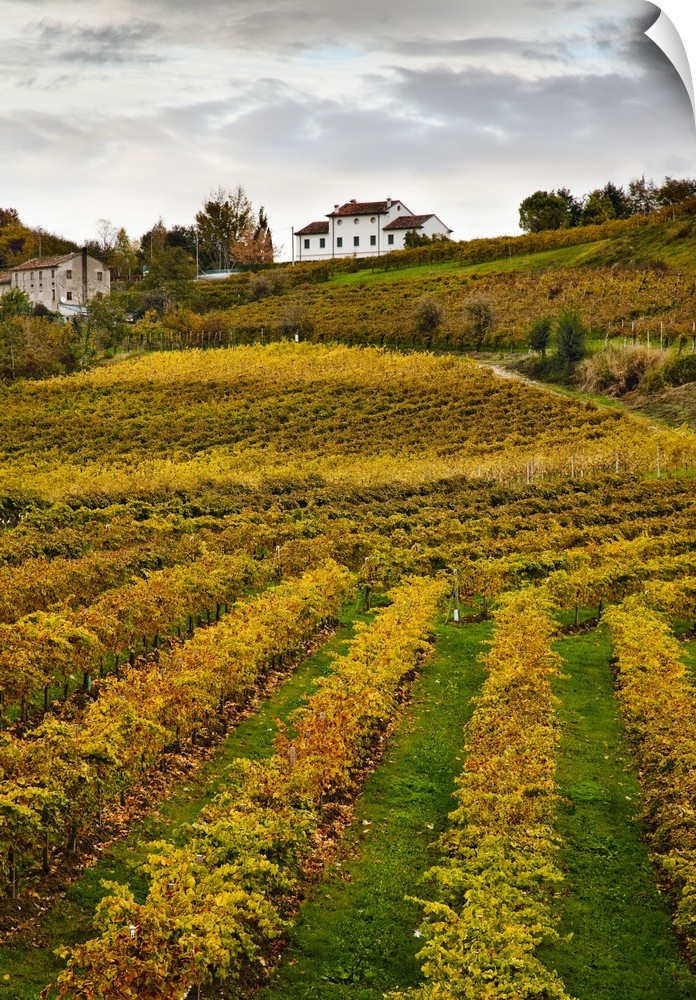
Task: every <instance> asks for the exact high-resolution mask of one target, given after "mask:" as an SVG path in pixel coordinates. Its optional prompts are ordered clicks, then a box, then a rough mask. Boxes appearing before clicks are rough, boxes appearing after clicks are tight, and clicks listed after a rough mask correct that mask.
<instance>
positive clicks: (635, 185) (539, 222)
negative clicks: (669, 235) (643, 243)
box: [520, 176, 696, 233]
mask: <svg viewBox="0 0 696 1000" xmlns="http://www.w3.org/2000/svg"><path fill="white" fill-rule="evenodd" d="M689 198H696V180H694V179H693V178H690V177H687V178H684V179H682V180H679V179H677V178H676V177H665V180H664V183H663V184H662V185H661V186H659V187H658V185H657V184H656V183H655V182H654V181H652V180H646V179H645V176H643V177H637V178H635V179H634V180H632V181H630V182H629V184H628V187H627V188H625V189H624V188H623V187H617V185H616V184H612V182H611V181H609V183H608V184H606V185H605V186H604V187H603V188H595V190H594V191H590V193H589V194H586V195H584V196H583V197H582V198H576V197H575V196H574V195H573V194H571V192H570V191H569V190H568V188H558V189H557V190H555V191H535V192H534V194H530V195H529V197H528V198H525V199H524V201H523V202H522V203H521V205H520V228H521V229H523V230H524V231H525V232H526V233H538V232H541V231H542V230H545V229H570V228H572V227H574V226H592V225H597V224H600V223H602V222H608V221H610V220H611V219H627V218H628V217H629V216H631V215H647V214H648V213H649V212H653V211H655V210H656V209H658V208H662V207H664V206H665V205H678V204H679V203H680V202H682V201H687V200H688V199H689Z"/></svg>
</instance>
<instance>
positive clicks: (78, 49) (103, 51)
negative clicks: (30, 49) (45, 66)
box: [36, 18, 162, 64]
mask: <svg viewBox="0 0 696 1000" xmlns="http://www.w3.org/2000/svg"><path fill="white" fill-rule="evenodd" d="M36 31H37V33H38V36H39V40H40V44H41V45H43V46H45V47H46V48H48V50H49V51H50V52H51V53H52V55H53V57H54V59H57V60H58V61H61V62H68V63H85V64H94V63H97V64H104V63H112V64H117V63H125V62H131V61H133V60H137V61H138V62H143V61H147V62H159V61H161V60H162V56H161V55H159V54H158V53H157V52H155V51H149V52H147V51H144V50H143V47H144V46H152V45H153V44H154V43H155V42H157V41H158V40H159V38H160V36H161V34H162V30H161V28H160V26H159V25H158V24H155V23H154V22H151V21H132V22H129V23H128V24H108V25H104V26H100V27H93V26H91V25H83V24H64V23H62V22H60V21H56V20H51V19H47V18H44V19H43V20H41V21H40V22H39V23H38V24H37V25H36Z"/></svg>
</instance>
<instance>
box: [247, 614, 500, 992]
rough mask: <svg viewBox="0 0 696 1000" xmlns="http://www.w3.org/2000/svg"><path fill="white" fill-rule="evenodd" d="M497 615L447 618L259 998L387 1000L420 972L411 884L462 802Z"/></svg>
mask: <svg viewBox="0 0 696 1000" xmlns="http://www.w3.org/2000/svg"><path fill="white" fill-rule="evenodd" d="M490 632H491V626H490V624H489V623H484V624H479V625H469V626H466V627H463V628H455V627H452V626H447V627H444V628H443V629H441V635H440V638H439V641H438V644H437V648H436V651H435V653H434V655H433V656H432V657H431V658H430V660H429V661H428V663H427V664H426V666H425V668H424V671H423V673H422V675H421V677H420V678H419V679H418V680H417V681H416V683H415V685H414V689H413V704H412V705H411V706H410V708H409V710H408V712H407V713H406V714H405V716H404V718H403V719H402V721H401V722H400V723H399V725H398V726H397V728H396V730H395V733H394V735H393V738H392V740H391V741H390V743H389V746H388V749H387V752H386V755H385V758H384V760H383V761H382V763H381V764H380V765H379V766H378V767H377V769H376V770H375V771H374V772H373V773H372V774H370V775H369V777H368V779H367V781H366V784H365V788H364V792H363V795H362V796H361V798H360V800H359V803H358V807H357V812H356V817H355V821H354V823H353V824H352V826H351V829H350V831H349V832H348V834H347V836H346V838H345V840H344V843H343V844H342V847H341V850H340V853H339V855H338V857H337V859H336V860H335V862H334V863H332V864H331V865H329V866H328V868H327V871H326V873H325V876H324V878H323V879H322V881H321V882H320V883H319V884H318V885H317V886H316V887H315V889H314V891H313V892H312V895H311V897H310V899H309V900H308V901H307V902H306V903H305V905H304V906H303V907H302V909H301V910H300V913H299V914H298V917H297V920H296V923H295V926H294V928H293V929H292V931H291V934H290V942H289V947H288V949H287V951H286V953H285V957H284V959H283V961H282V963H281V965H280V967H279V969H278V970H277V971H276V973H275V974H274V977H273V981H272V984H271V985H269V986H267V987H265V988H264V989H262V990H261V991H260V993H259V994H258V995H257V1000H291V998H292V1000H344V998H348V997H350V998H351V1000H382V994H383V992H384V991H386V990H388V989H394V988H396V987H399V986H411V985H415V984H416V983H418V982H419V981H420V979H421V973H420V963H419V962H418V961H417V960H416V957H415V955H416V952H417V951H418V950H419V948H420V942H419V940H418V939H417V938H415V937H414V931H415V930H416V928H417V927H418V925H419V923H420V922H421V919H422V914H421V909H420V907H419V906H417V905H416V904H415V903H411V902H407V901H406V900H405V899H404V896H405V895H406V894H408V893H413V892H418V893H422V892H423V887H422V885H421V882H420V879H421V876H422V875H423V874H424V873H425V872H426V871H427V870H428V868H430V867H431V866H432V865H433V863H434V862H435V861H436V860H437V857H438V851H437V846H436V844H435V840H436V838H437V837H438V836H439V835H440V834H441V833H442V832H443V830H444V828H445V826H446V824H447V815H448V813H449V812H451V810H452V808H453V805H454V802H453V799H452V792H453V789H454V778H455V776H456V775H457V774H459V772H460V770H461V743H462V727H463V726H464V724H465V723H466V722H467V720H468V719H469V717H470V715H471V708H472V706H471V698H472V696H473V695H474V694H476V693H477V691H478V690H479V688H480V686H481V683H482V682H483V668H482V666H481V665H480V664H479V663H478V662H477V657H478V654H479V653H480V652H481V650H482V646H481V643H482V641H483V640H484V639H487V638H488V637H489V636H490Z"/></svg>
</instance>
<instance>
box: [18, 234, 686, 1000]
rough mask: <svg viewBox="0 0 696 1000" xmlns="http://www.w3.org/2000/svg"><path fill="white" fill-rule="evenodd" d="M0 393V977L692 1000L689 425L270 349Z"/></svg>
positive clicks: (271, 997) (434, 362)
mask: <svg viewBox="0 0 696 1000" xmlns="http://www.w3.org/2000/svg"><path fill="white" fill-rule="evenodd" d="M674 224H675V225H678V224H684V222H683V220H677V221H676V222H675V223H674ZM634 236H635V238H636V239H639V238H642V233H641V232H639V233H638V234H637V235H635V234H633V233H632V231H630V229H628V228H627V230H626V232H625V233H623V235H622V238H625V239H631V238H633V237H634ZM541 249H543V248H541ZM570 249H573V248H572V247H570ZM482 252H483V251H482ZM603 266H604V265H603ZM607 266H608V265H607ZM602 274H603V272H599V271H597V272H595V273H593V276H588V275H587V274H585V273H584V272H581V270H580V269H579V268H570V269H569V270H568V272H567V274H565V275H564V276H563V278H562V285H563V289H562V291H561V292H559V295H562V296H566V297H567V299H568V301H571V302H575V299H578V301H582V300H584V299H587V297H588V296H590V295H592V296H594V300H593V301H594V304H595V306H596V307H597V308H596V314H597V315H598V316H599V317H600V318H601V320H602V322H605V321H606V322H607V323H613V324H615V325H617V324H618V328H620V322H621V319H625V316H623V315H622V314H621V310H622V309H623V306H621V296H622V295H623V294H624V292H626V295H629V297H630V298H631V301H632V302H633V305H634V308H635V309H636V310H637V311H638V312H639V313H640V314H641V315H643V314H648V313H649V312H651V311H652V312H651V314H652V315H659V314H660V311H661V310H662V309H663V306H664V307H665V308H667V306H666V304H667V303H672V305H671V306H670V307H669V308H670V309H672V313H670V315H673V317H674V323H675V324H677V325H678V324H680V323H681V324H682V325H683V326H684V329H685V330H686V328H687V325H688V316H689V315H690V314H689V310H690V308H691V304H692V301H693V294H692V292H690V291H689V281H691V282H692V283H693V278H691V279H687V276H686V275H685V274H683V275H682V274H680V275H679V276H677V275H675V274H671V273H667V274H665V272H663V271H661V270H659V269H654V268H653V269H647V270H646V269H641V268H636V269H634V270H631V271H630V273H629V271H626V273H623V272H622V273H618V272H616V271H615V270H607V271H606V273H604V274H603V276H602ZM677 277H678V278H679V280H677ZM432 280H434V279H432ZM467 280H470V281H471V282H472V283H473V282H474V279H473V278H470V279H467ZM487 280H489V279H487V278H484V277H481V278H479V279H476V280H475V284H476V286H477V287H481V288H483V287H485V282H486V281H487ZM490 280H491V281H493V278H491V279H490ZM437 281H438V282H440V288H441V291H442V294H443V296H447V295H448V294H450V292H451V293H452V294H453V295H455V294H459V292H458V291H455V290H454V287H453V286H454V283H455V282H459V283H460V284H461V281H462V278H461V276H459V277H456V279H455V277H454V276H453V275H450V276H440V277H438V278H437ZM495 281H496V282H497V284H496V287H497V288H498V289H500V288H503V287H505V288H506V289H507V291H506V292H505V294H506V295H509V297H510V303H511V312H510V323H512V322H513V313H512V303H513V302H514V303H516V308H517V309H518V310H519V311H520V312H522V313H523V314H524V315H525V316H526V317H527V319H529V318H530V317H532V316H533V315H534V311H535V308H536V307H535V305H534V296H535V295H537V293H538V290H539V278H538V276H536V277H533V276H532V274H531V272H529V273H525V272H523V271H515V272H513V271H511V272H510V273H509V274H507V275H506V276H504V277H502V278H501V276H498V277H497V278H496V279H495ZM591 281H594V282H596V283H597V284H596V287H595V288H594V291H590V290H589V284H588V283H589V282H591ZM401 284H403V286H404V288H405V286H406V283H405V282H404V283H400V282H398V281H397V282H394V283H393V284H392V286H391V287H392V289H394V290H395V291H393V292H387V291H386V290H385V291H384V295H385V296H387V295H389V294H396V293H397V292H396V290H398V289H399V287H400V285H401ZM624 285H625V286H626V287H625V288H624ZM629 286H630V287H629ZM380 287H381V288H382V289H383V290H384V289H386V288H387V286H386V285H382V286H380ZM491 288H492V286H491ZM409 289H410V290H409V292H408V294H409V295H411V294H412V295H415V296H418V295H420V294H422V291H419V289H418V285H417V283H414V284H413V287H412V288H411V286H410V285H409ZM525 289H527V290H528V292H529V296H528V297H527V298H525V295H526V294H527V293H526V292H525ZM626 289H628V291H626ZM489 291H490V289H489ZM682 291H684V296H683V302H682V300H681V298H680V296H681V293H682ZM315 294H316V296H322V297H327V296H328V297H329V298H326V299H325V300H324V299H322V302H323V304H322V305H321V308H322V309H326V317H327V319H326V322H327V324H329V325H330V324H332V323H335V324H337V326H336V329H338V327H342V328H343V329H344V330H345V329H347V328H348V326H349V320H348V318H347V316H348V314H347V313H345V314H344V313H343V312H342V311H341V309H342V306H341V303H342V302H346V303H347V302H351V303H359V302H360V301H361V300H362V297H363V296H365V295H367V294H372V292H368V291H367V286H365V287H363V286H361V285H351V284H345V285H340V284H338V283H336V284H334V285H332V284H331V283H330V282H328V283H326V284H325V285H323V286H322V285H318V284H317V285H313V286H311V288H310V290H309V291H308V295H315ZM399 294H401V293H400V292H399ZM496 294H497V293H496ZM318 301H319V299H318V298H317V302H318ZM453 301H454V300H453ZM280 302H281V298H280V297H273V296H271V297H269V298H268V299H264V300H263V301H262V302H259V303H255V304H254V303H249V304H248V305H243V306H242V305H240V306H239V307H238V308H237V311H238V312H240V313H241V311H242V310H254V309H261V308H262V307H263V308H264V309H272V308H275V307H276V305H277V304H279V303H280ZM520 303H522V305H520ZM617 303H618V304H617ZM675 303H676V305H675ZM680 303H682V304H681V305H680ZM317 308H319V307H318V306H317ZM350 308H351V309H352V308H354V306H353V305H351V306H350ZM355 308H357V309H358V310H359V306H357V305H356V306H355ZM391 308H392V307H391V306H390V305H389V304H388V303H387V302H386V298H385V305H384V310H383V319H384V322H383V323H382V327H381V329H382V331H383V332H384V330H389V329H390V326H389V321H388V314H389V309H391ZM394 308H395V310H396V306H395V307H394ZM398 308H399V309H400V310H401V311H402V312H403V304H402V305H401V306H399V307H398ZM453 308H454V306H453ZM501 308H502V306H501ZM593 309H594V306H593ZM604 309H606V316H605V315H604V313H603V312H602V310H604ZM249 315H250V316H251V315H252V314H251V312H250V313H249ZM259 316H260V314H259ZM259 316H257V317H256V318H254V319H253V322H252V320H251V319H250V320H249V323H250V324H251V325H250V326H249V329H251V328H252V326H255V325H256V324H257V323H262V322H266V321H265V320H263V319H262V318H259ZM317 316H318V314H317ZM317 316H315V317H314V324H315V325H314V329H315V331H316V330H318V329H319V327H320V325H321V323H323V322H324V320H320V319H318V318H317ZM180 319H182V317H180ZM182 322H183V319H182ZM245 322H246V320H245ZM675 328H676V327H675ZM182 329H184V327H183V326H182ZM322 329H323V327H322ZM332 329H333V328H332ZM377 329H378V322H377V320H375V330H377ZM326 330H327V332H326V339H327V340H328V339H332V337H333V334H331V332H330V330H329V326H328V325H327V327H326ZM371 337H372V335H371V334H370V336H366V339H367V340H370V339H371ZM317 339H320V338H317ZM343 339H345V338H343ZM380 342H382V343H385V344H388V343H391V341H390V338H389V337H388V336H387V337H385V336H384V335H382V336H381V341H380V339H379V338H377V343H380ZM421 346H426V345H421ZM0 394H1V395H2V406H1V407H0V431H1V433H0V442H1V444H0V453H1V464H0V518H1V520H2V526H1V531H0V727H1V728H0V879H1V880H2V883H3V900H2V902H1V903H0V998H4V997H7V998H8V1000H9V998H12V1000H39V997H45V998H47V1000H136V998H138V1000H182V998H184V997H190V998H191V1000H197V998H200V997H202V998H206V1000H212V998H218V1000H222V998H229V1000H244V998H251V997H252V996H258V997H259V998H260V1000H261V998H262V1000H286V998H289V997H293V998H306V1000H314V998H322V1000H324V998H326V1000H334V998H335V1000H345V998H353V1000H379V998H381V997H383V996H389V997H391V998H392V1000H407V998H408V1000H419V998H422V1000H429V998H432V1000H435V998H442V1000H455V998H457V1000H459V998H467V1000H468V998H471V1000H489V998H490V1000H493V998H509V1000H513V998H518V997H520V998H524V997H526V998H529V1000H540V998H542V997H546V998H556V1000H571V998H576V1000H612V998H616V997H618V996H621V997H622V1000H652V998H656V997H660V998H661V1000H662V998H664V1000H686V998H696V977H695V976H694V971H693V970H694V964H693V963H694V961H695V960H696V911H695V909H694V899H695V898H696V889H695V887H694V882H695V880H696V843H695V842H694V824H693V800H694V794H695V789H694V787H693V784H694V777H693V773H692V772H693V759H694V745H693V742H694V723H695V721H696V720H694V718H693V717H694V711H695V702H694V699H695V697H696V695H695V692H694V683H696V656H695V650H696V645H695V639H696V631H695V630H696V603H695V602H696V537H695V536H694V530H693V527H694V523H696V492H695V490H694V469H695V467H696V435H695V434H694V433H693V432H691V431H690V430H688V429H687V428H685V427H681V428H668V427H664V426H656V425H654V424H651V423H650V422H648V421H647V420H646V419H644V418H639V417H633V416H631V415H629V414H627V413H625V412H624V411H622V410H620V409H616V408H604V407H598V406H597V405H595V404H593V403H585V402H579V401H576V400H573V399H570V398H565V397H562V396H560V395H555V394H552V393H548V392H545V391H543V390H541V389H539V388H536V387H534V386H532V385H527V384H523V383H522V382H519V381H513V380H509V379H501V378H498V377H497V376H496V375H495V374H493V373H492V372H491V371H490V370H488V369H485V368H483V367H480V366H478V365H476V364H475V363H474V362H473V361H471V360H467V359H463V358H455V357H452V356H442V357H437V356H434V355H432V354H429V353H421V352H417V353H401V352H390V351H388V350H386V349H385V348H384V347H379V346H370V347H355V346H354V347H350V346H348V345H347V344H333V345H332V346H323V345H321V344H316V343H315V344H313V343H309V342H299V343H297V342H295V341H294V339H290V340H278V342H273V343H267V344H265V345H257V346H250V345H245V346H244V345H243V346H238V347H234V348H219V349H217V350H200V349H197V348H195V347H194V348H192V349H189V350H187V351H183V352H162V353H155V354H148V355H145V356H142V357H139V358H133V359H131V360H128V361H125V362H122V363H119V364H114V365H109V366H105V367H101V368H97V369H95V370H93V371H90V372H84V373H80V374H77V375H73V376H70V377H59V378H54V379H50V380H46V381H37V382H31V383H29V382H27V383H20V382H16V383H14V384H11V385H8V386H4V387H1V388H0ZM318 663H320V664H321V668H319V667H317V664H318ZM197 776H198V777H197ZM201 776H205V777H201ZM627 887H630V891H629V890H628V888H627ZM617 942H620V946H619V945H618V944H617Z"/></svg>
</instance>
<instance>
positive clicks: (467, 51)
mask: <svg viewBox="0 0 696 1000" xmlns="http://www.w3.org/2000/svg"><path fill="white" fill-rule="evenodd" d="M393 51H394V53H396V54H399V53H400V54H403V55H406V56H416V57H428V58H436V59H445V58H446V59H450V58H457V57H462V56H467V57H474V58H481V59H486V58H488V57H490V56H497V55H512V56H519V57H520V58H522V59H533V60H540V61H542V62H544V61H552V62H558V61H561V60H567V59H569V58H570V50H569V49H568V48H567V47H566V46H565V44H564V43H563V42H557V41H554V42H547V43H540V42H531V41H526V40H520V39H517V38H505V37H502V36H500V37H498V36H488V37H487V36H477V37H475V38H452V39H435V38H423V39H419V40H408V39H407V40H404V41H400V42H397V43H396V44H395V45H394V48H393Z"/></svg>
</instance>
